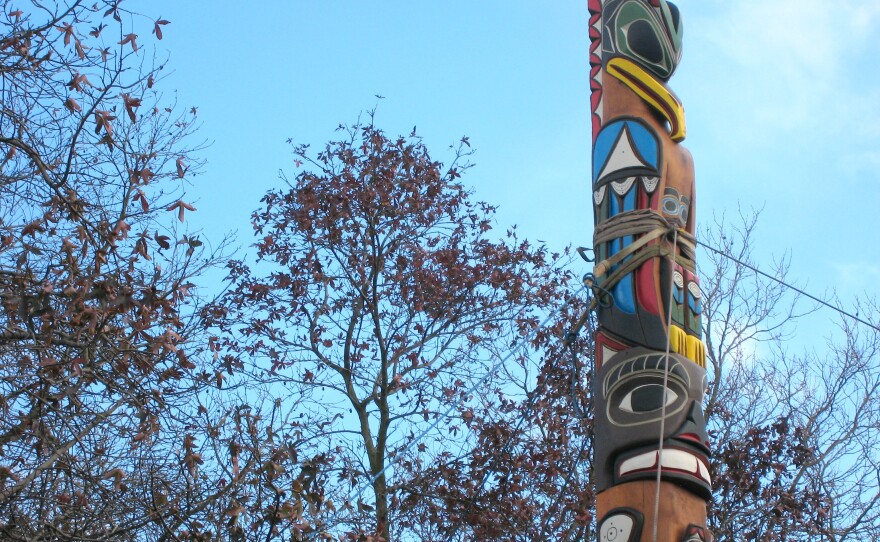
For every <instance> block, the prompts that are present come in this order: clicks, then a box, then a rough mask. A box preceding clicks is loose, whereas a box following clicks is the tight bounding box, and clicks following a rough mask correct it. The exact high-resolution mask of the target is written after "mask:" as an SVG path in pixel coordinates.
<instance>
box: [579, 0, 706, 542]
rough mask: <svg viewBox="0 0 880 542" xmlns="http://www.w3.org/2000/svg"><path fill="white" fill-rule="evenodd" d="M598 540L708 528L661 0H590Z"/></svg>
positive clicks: (690, 213)
mask: <svg viewBox="0 0 880 542" xmlns="http://www.w3.org/2000/svg"><path fill="white" fill-rule="evenodd" d="M589 8H590V16H591V18H590V37H591V47H590V67H591V92H592V95H591V106H592V107H591V109H592V116H593V118H592V120H593V162H592V164H593V166H592V182H593V186H592V188H593V204H594V207H593V209H594V217H595V234H594V239H593V244H594V251H595V254H596V261H597V264H596V268H595V270H594V283H593V286H594V291H595V294H596V299H597V300H598V305H597V307H596V311H597V317H598V322H599V329H598V334H597V337H596V370H595V373H594V374H595V376H594V380H593V384H592V385H593V401H594V410H595V425H594V430H595V452H594V454H595V455H594V461H593V465H594V479H595V481H596V485H597V491H599V493H598V496H597V518H598V531H599V540H600V541H601V542H655V541H656V542H699V541H709V540H711V534H710V533H709V531H708V530H707V529H706V501H707V500H708V499H709V498H710V496H711V490H712V482H711V478H710V475H709V442H708V437H707V435H706V422H705V419H704V417H703V411H702V400H703V392H704V390H705V387H706V382H705V381H706V368H705V366H706V361H705V348H704V345H703V342H702V340H701V328H700V313H701V311H702V306H701V292H700V287H699V284H698V281H697V277H696V275H695V265H694V248H695V244H694V237H693V234H694V168H693V162H692V160H691V155H690V153H689V152H688V151H687V150H686V149H685V148H684V147H682V146H681V145H680V142H681V141H682V140H683V139H684V138H685V118H684V109H683V108H682V105H681V103H680V102H679V101H678V99H677V98H676V96H675V94H673V92H672V91H671V90H670V89H669V88H668V86H667V81H668V80H669V78H670V77H671V76H672V73H673V72H674V71H675V68H676V66H677V64H678V62H679V60H680V58H681V38H682V25H681V18H680V16H679V12H678V9H677V8H676V7H675V6H674V5H673V4H672V3H670V2H668V1H666V0H589Z"/></svg>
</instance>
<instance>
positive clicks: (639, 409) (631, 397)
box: [618, 384, 678, 414]
mask: <svg viewBox="0 0 880 542" xmlns="http://www.w3.org/2000/svg"><path fill="white" fill-rule="evenodd" d="M664 392H665V393H664ZM677 399H678V394H677V393H675V392H674V391H672V390H670V389H669V388H665V387H664V386H663V385H662V384H645V385H643V386H639V387H637V388H634V389H633V390H632V391H630V392H629V393H627V394H626V396H625V397H624V398H623V399H621V401H620V405H619V406H618V408H620V410H622V411H624V412H629V413H630V414H643V413H645V412H654V411H655V410H660V409H661V408H663V407H664V406H669V405H671V404H672V403H674V402H675V401H676V400H677ZM664 403H665V404H664Z"/></svg>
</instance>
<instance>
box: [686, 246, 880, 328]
mask: <svg viewBox="0 0 880 542" xmlns="http://www.w3.org/2000/svg"><path fill="white" fill-rule="evenodd" d="M696 243H697V244H698V245H700V246H701V247H703V248H707V249H709V250H711V251H712V252H714V253H716V254H718V255H719V256H723V257H725V258H727V259H730V260H733V261H735V262H736V263H738V264H739V265H741V266H743V267H745V268H747V269H751V270H752V271H754V272H755V273H757V274H758V275H761V276H762V277H765V278H768V279H770V280H772V281H774V282H778V283H779V284H781V285H783V286H785V287H786V288H790V289H792V290H794V291H795V292H797V293H799V294H801V295H802V296H804V297H807V298H809V299H812V300H813V301H815V302H816V303H819V304H820V305H824V306H825V307H828V308H829V309H832V310H835V311H837V312H838V313H840V314H843V315H844V316H848V317H850V318H852V319H853V320H855V321H856V322H859V323H860V324H864V325H866V326H868V327H869V328H871V329H873V330H875V331H880V326H877V325H875V324H872V323H870V322H868V321H866V320H864V319H863V318H859V316H857V315H855V314H852V313H851V312H847V311H845V310H843V309H841V308H840V307H838V306H837V305H834V304H832V303H830V302H828V301H825V300H824V299H820V298H818V297H816V296H814V295H811V294H808V293H807V292H805V291H803V290H802V289H800V288H798V287H797V286H793V285H791V284H789V283H787V282H785V281H784V280H782V279H779V278H776V277H774V276H773V275H770V274H768V273H765V272H763V271H761V270H760V269H758V268H757V267H755V266H753V265H750V264H748V263H746V262H744V261H742V260H740V259H738V258H736V257H734V256H731V255H730V254H728V253H726V252H724V251H723V250H719V249H717V248H715V247H713V246H711V245H707V244H706V243H704V242H702V241H700V240H699V239H697V240H696Z"/></svg>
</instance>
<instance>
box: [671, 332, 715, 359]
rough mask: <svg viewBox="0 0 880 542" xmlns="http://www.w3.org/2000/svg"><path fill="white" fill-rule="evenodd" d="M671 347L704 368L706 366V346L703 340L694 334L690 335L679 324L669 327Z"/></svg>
mask: <svg viewBox="0 0 880 542" xmlns="http://www.w3.org/2000/svg"><path fill="white" fill-rule="evenodd" d="M669 349H670V350H672V351H673V352H675V353H676V354H681V355H682V356H684V357H686V358H688V359H689V360H691V361H693V362H694V363H696V364H697V365H699V366H700V367H702V368H703V369H705V368H706V346H705V345H704V344H703V341H701V340H700V339H698V338H696V337H694V336H693V335H688V334H687V333H686V332H685V330H684V329H682V328H680V327H678V326H671V327H670V328H669Z"/></svg>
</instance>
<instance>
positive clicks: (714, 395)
mask: <svg viewBox="0 0 880 542" xmlns="http://www.w3.org/2000/svg"><path fill="white" fill-rule="evenodd" d="M756 224H757V215H743V216H742V217H741V220H740V221H739V223H738V224H736V223H735V224H733V225H731V224H727V223H724V222H719V223H718V224H716V225H715V226H714V228H713V229H712V231H707V232H706V233H705V234H704V237H703V239H704V241H705V242H706V244H708V245H709V246H712V247H714V248H715V249H717V251H718V252H715V251H706V253H705V256H704V259H703V260H701V262H702V265H701V272H702V275H703V280H704V285H706V288H705V293H706V303H705V311H706V318H705V319H704V321H705V322H707V333H706V336H707V340H708V346H709V356H708V357H709V360H710V361H711V365H712V369H713V371H714V378H713V380H712V381H711V383H710V392H709V394H708V404H707V413H708V415H709V427H710V429H711V435H712V438H713V443H714V449H715V455H714V458H713V476H714V481H715V495H714V500H713V502H712V503H711V514H710V516H711V522H712V528H713V530H714V531H715V536H716V539H717V540H719V541H728V540H729V541H734V540H743V539H749V540H762V541H765V540H766V541H778V540H804V541H806V540H809V541H819V540H821V541H835V542H837V541H842V540H865V539H868V540H870V539H875V538H877V537H878V536H880V534H878V532H880V521H878V513H880V508H878V506H877V501H878V498H880V494H878V493H880V485H878V482H880V480H878V473H880V468H878V467H880V454H878V447H877V439H878V437H880V433H878V429H880V426H878V424H877V421H878V416H880V397H878V394H877V391H878V385H880V359H878V347H880V334H878V331H877V329H876V328H872V327H870V326H865V325H863V324H861V323H856V322H854V321H853V320H852V319H851V318H849V317H848V316H840V325H839V327H838V328H837V329H833V328H830V327H829V328H827V329H828V337H827V349H826V350H825V351H824V352H821V353H816V352H812V351H809V350H807V351H805V353H793V352H797V351H798V350H803V348H802V347H801V346H800V345H799V344H798V342H797V338H798V336H797V335H795V334H794V333H793V331H794V330H795V326H796V325H797V323H798V322H799V321H802V320H803V319H804V318H805V317H806V315H807V313H811V312H813V311H815V310H817V309H818V306H807V305H806V304H805V302H804V299H803V298H802V297H801V296H799V294H798V293H797V292H796V291H794V290H792V289H791V288H789V287H788V286H785V285H783V282H784V281H786V280H788V275H787V265H786V263H785V262H784V261H783V262H781V263H778V264H777V265H776V266H775V267H774V268H773V269H772V271H771V273H770V275H772V276H773V277H774V278H775V279H778V281H777V280H771V279H768V278H767V277H764V276H761V275H759V274H757V273H756V272H755V270H754V268H755V267H756V266H755V256H754V254H753V249H752V247H751V242H752V241H753V240H754V238H755V236H756V235H757V233H756V231H755V226H756ZM758 267H760V266H758ZM799 306H805V307H806V308H805V309H798V307H799ZM858 309H859V310H858V314H860V315H861V317H862V319H865V320H866V321H868V322H870V321H880V311H878V307H877V305H876V303H875V302H873V301H871V300H865V301H864V302H863V303H862V304H861V306H859V307H858ZM819 310H821V311H826V312H820V313H817V314H823V315H827V311H829V309H828V308H827V307H823V308H821V309H819ZM833 320H834V316H833V315H827V320H826V321H833Z"/></svg>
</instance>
